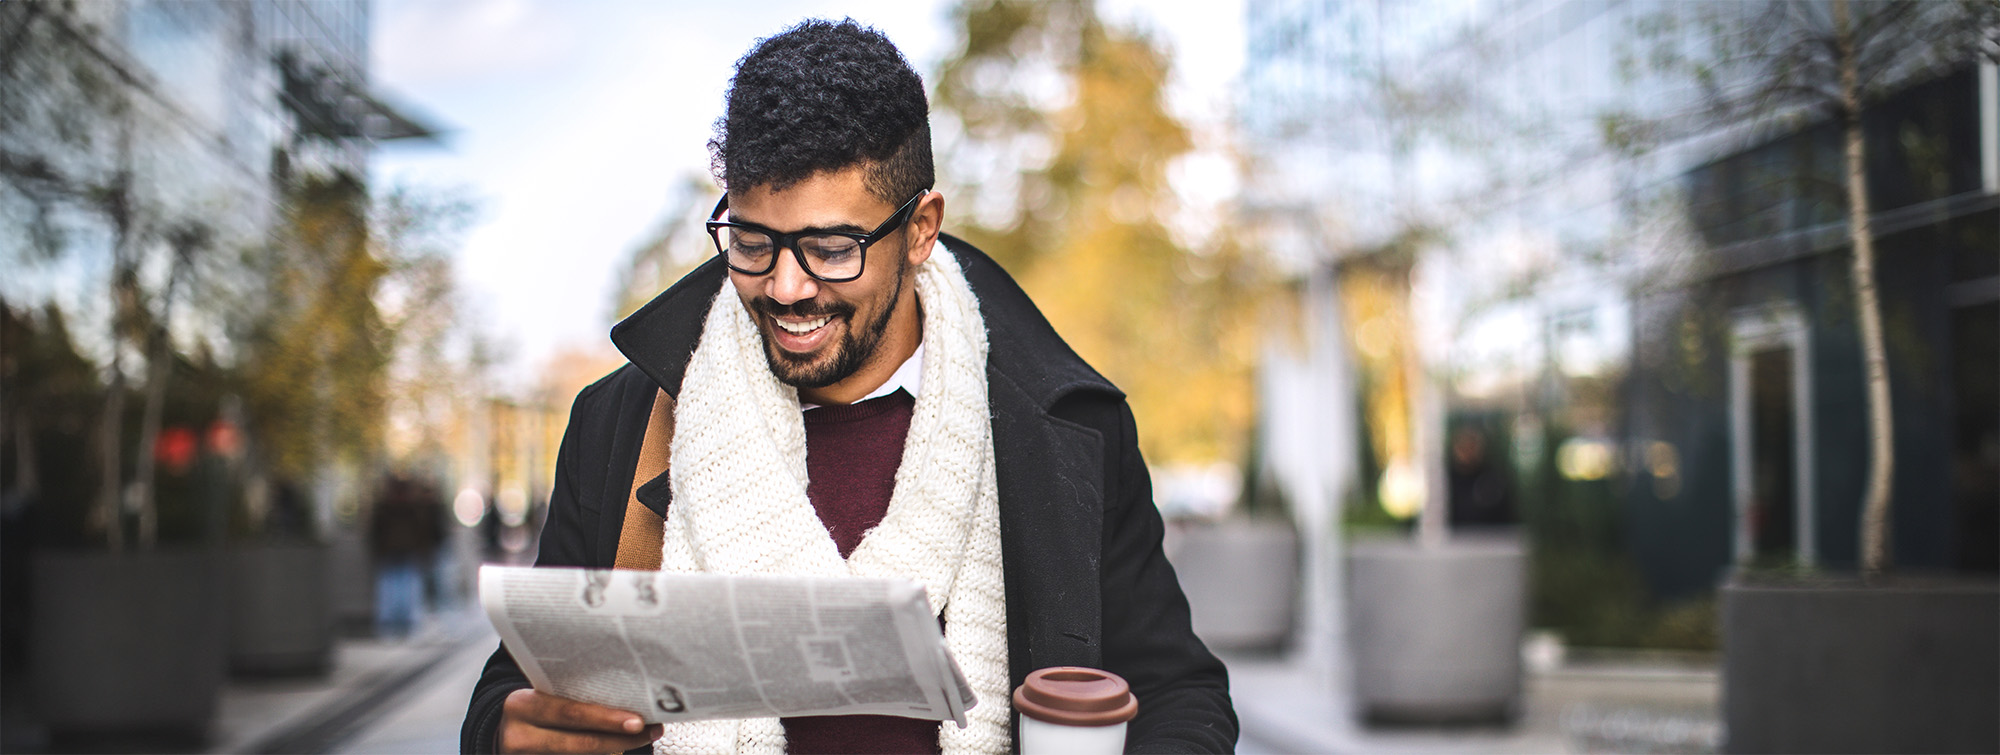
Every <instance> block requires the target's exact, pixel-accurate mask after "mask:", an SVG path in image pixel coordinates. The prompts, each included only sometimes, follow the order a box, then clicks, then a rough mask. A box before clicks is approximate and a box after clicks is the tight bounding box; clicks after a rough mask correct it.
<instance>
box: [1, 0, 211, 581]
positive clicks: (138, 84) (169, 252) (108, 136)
mask: <svg viewBox="0 0 2000 755" xmlns="http://www.w3.org/2000/svg"><path fill="white" fill-rule="evenodd" d="M85 16H86V14H84V13H82V12H79V11H78V9H76V8H74V7H72V6H67V5H57V4H50V3H9V4H7V5H6V6H5V7H0V40H4V43H0V101H4V102H6V103H7V105H6V106H5V107H0V189H4V190H0V218H5V219H7V220H8V221H10V224H11V225H14V226H15V227H18V228H21V229H23V230H24V231H25V233H22V234H18V235H16V234H8V235H7V236H8V237H7V238H4V239H0V254H5V255H6V256H8V257H10V258H11V259H10V260H9V261H10V263H14V264H18V265H19V267H18V268H16V270H17V271H19V272H20V273H22V276H21V277H22V278H25V279H27V280H30V281H40V282H42V285H44V286H46V285H47V284H46V274H49V273H50V272H51V270H52V269H53V268H55V267H58V266H60V265H63V264H66V263H67V264H72V265H73V266H74V267H75V268H80V269H82V270H85V271H91V272H95V271H97V270H102V271H103V272H102V276H103V277H102V282H103V284H104V286H105V292H106V294H107V295H106V296H104V297H102V298H98V299H91V300H86V301H85V302H84V305H83V307H82V308H83V309H85V310H88V311H86V312H84V313H83V314H85V315H87V316H89V319H91V320H97V321H99V322H101V323H103V329H102V335H101V336H100V337H85V338H83V339H80V340H79V345H81V346H83V347H84V350H85V352H86V353H87V354H90V355H91V356H94V357H97V358H98V359H100V360H101V361H103V362H105V363H106V364H105V365H104V366H105V372H106V379H105V380H104V382H103V385H104V398H103V402H102V405H103V410H102V412H101V414H100V415H99V422H98V427H97V430H96V439H95V444H94V445H95V451H96V454H95V461H96V462H97V468H98V472H99V483H98V486H97V488H98V489H97V493H96V495H95V496H94V503H93V504H92V515H91V521H92V526H93V527H94V528H97V529H101V530H102V531H103V533H104V536H105V538H106V541H107V543H108V544H109V545H110V547H112V548H113V549H118V548H122V547H123V546H124V540H125V532H124V526H123V519H122V518H123V514H122V512H123V511H125V510H130V511H132V512H134V513H136V515H137V517H136V518H137V525H138V528H137V539H138V541H139V544H140V545H141V546H142V547H150V545H151V544H152V541H153V539H154V537H155V534H156V531H157V524H158V513H157V511H156V507H155V505H154V482H155V481H154V479H153V478H154V475H153V459H152V455H153V454H152V452H153V450H154V448H155V444H156V442H157V439H158V435H159V431H160V418H161V411H162V405H163V402H164V400H165V396H166V391H167V382H168V380H169V377H170V376H171V374H172V372H173V370H172V369H171V367H172V364H173V362H174V359H175V352H174V348H173V341H174V339H175V336H176V333H175V332H174V331H175V328H176V324H177V323H181V324H182V325H183V326H182V327H180V331H181V332H180V333H179V334H178V335H180V336H182V337H183V338H185V337H189V336H192V335H194V334H193V333H190V332H189V331H190V330H193V329H195V327H199V325H197V326H194V327H190V326H186V325H185V323H186V322H189V321H193V322H196V323H198V324H200V323H203V321H207V322H206V323H205V324H213V321H214V320H215V319H216V318H217V317H219V316H220V313H219V312H218V311H217V310H216V308H214V307H211V306H207V305H205V304H204V302H206V301H208V298H207V297H203V296H199V295H198V294H204V293H207V290H206V289H207V286H208V283H209V281H211V280H213V279H215V278H217V277H218V276H220V275H221V274H222V272H221V270H222V267H223V265H222V262H221V260H219V259H217V257H216V255H213V254H211V251H212V250H213V248H214V247H215V246H216V241H217V239H216V236H217V230H218V229H217V228H216V222H214V221H213V220H211V214H212V213H213V210H214V208H215V206H216V205H222V204H230V203H232V202H239V201H241V199H242V198H241V197H240V196H236V195H232V193H231V192H232V189H233V188H235V187H232V186H230V185H229V182H228V181H212V182H211V181H200V180H184V179H186V177H184V176H175V175H171V168H170V167H166V166H169V165H171V162H170V161H168V160H165V159H163V158H162V155H163V154H164V153H166V152H169V151H171V150H173V149H174V148H175V147H174V146H173V140H174V139H176V138H179V137H180V136H184V134H183V133H181V132H180V131H178V130H176V129H177V128H178V127H182V126H185V125H186V124H185V122H175V121H173V118H172V117H170V116H177V115H178V113H174V112H173V111H172V109H171V107H169V106H166V105H163V104H162V103H163V102H164V98H162V97H161V96H160V95H159V93H158V92H156V91H154V90H153V89H151V84H150V83H149V81H148V80H146V79H144V78H142V77H139V76H136V75H134V74H133V73H132V71H130V70H129V69H127V68H126V67H124V65H123V64H122V63H121V62H120V61H119V59H118V58H117V57H116V56H113V55H109V54H107V53H106V52H105V50H106V49H107V46H108V43H107V42H106V35H105V34H104V33H103V32H102V31H101V30H99V29H98V28H96V27H95V26H93V25H92V24H90V23H89V22H88V20H87V19H86V17H85ZM161 120H166V121H169V122H173V124H174V125H173V127H168V128H154V126H156V125H157V123H158V122H159V121H161ZM94 253H97V254H102V255H103V256H102V258H98V259H92V258H91V257H94V256H95V254H94ZM80 256H81V257H83V258H82V259H79V257H80ZM162 271H163V272H164V274H161V273H162ZM93 277H94V276H93ZM15 283H16V284H17V285H19V284H20V282H19V281H15ZM10 289H11V290H9V291H7V292H6V294H7V295H10V296H13V297H17V298H19V299H22V300H25V302H26V303H29V304H31V305H32V304H34V303H39V302H41V301H45V300H47V299H48V298H49V297H51V292H50V291H49V290H47V289H46V288H37V287H36V285H35V284H34V283H29V284H26V285H19V287H10ZM182 305H194V306H193V307H192V309H193V311H189V310H188V309H183V308H182ZM100 308H101V309H100ZM71 314H77V313H71ZM135 361H137V362H140V363H141V365H140V367H138V368H136V369H143V373H141V374H142V375H143V377H142V378H141V379H140V381H139V382H140V388H141V391H142V394H143V396H144V398H143V401H144V404H143V409H142V410H141V411H142V419H141V421H140V430H139V435H138V438H137V452H138V453H137V454H136V456H135V458H134V459H133V461H132V466H133V467H134V470H133V473H132V474H131V476H130V477H129V479H128V477H127V474H126V471H125V470H126V463H125V452H126V450H127V448H126V440H127V438H126V434H125V429H124V423H125V415H126V408H125V404H126V401H127V398H128V393H129V392H130V382H131V379H132V377H133V375H132V373H133V371H134V369H135V367H133V366H132V363H133V362H135ZM21 410H22V411H26V412H30V413H32V412H34V411H35V409H34V408H32V407H23V408H22V409H21Z"/></svg>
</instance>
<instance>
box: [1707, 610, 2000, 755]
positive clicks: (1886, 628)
mask: <svg viewBox="0 0 2000 755" xmlns="http://www.w3.org/2000/svg"><path fill="white" fill-rule="evenodd" d="M1720 592H1721V596H1720V597H1721V603H1722V605H1721V609H1722V653H1723V662H1722V708H1723V711H1722V712H1723V725H1724V741H1723V750H1724V751H1725V752H1759V753H1806V752H1811V753H1858V752H1934V753H1955V752H1988V753H1990V752H1996V751H2000V581H1996V580H1994V579H1992V578H1987V579H1984V580H1973V579H1969V578H1964V579H1948V578H1935V579H1912V578H1891V579H1889V580H1886V581H1882V582H1878V583H1875V584H1865V585H1864V584H1862V583H1861V582H1860V581H1859V580H1855V579H1844V580H1836V579H1817V580H1796V579H1794V580H1772V579H1748V578H1745V577H1742V576H1736V577H1732V578H1730V579H1729V580H1727V581H1726V582H1725V583H1724V584H1723V586H1722V589H1721V591H1720Z"/></svg>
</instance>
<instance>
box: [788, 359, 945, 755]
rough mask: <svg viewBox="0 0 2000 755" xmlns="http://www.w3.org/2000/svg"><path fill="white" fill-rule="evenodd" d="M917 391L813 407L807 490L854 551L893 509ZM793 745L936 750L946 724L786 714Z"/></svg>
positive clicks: (847, 549) (829, 527) (839, 541)
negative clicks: (940, 729) (891, 502)
mask: <svg viewBox="0 0 2000 755" xmlns="http://www.w3.org/2000/svg"><path fill="white" fill-rule="evenodd" d="M915 408H916V399H913V398H911V397H910V394H908V393H904V392H903V391H896V392H895V393H891V394H889V395H887V396H883V397H881V398H874V399H869V400H867V401H863V402H860V403H858V404H849V405H846V406H823V407H820V408H817V409H811V410H808V411H807V412H806V413H805V421H806V474H807V476H808V477H807V483H806V495H807V497H809V498H811V499H812V504H813V508H814V509H815V510H817V511H818V512H819V520H820V522H821V523H823V524H825V525H826V531H827V532H828V533H829V534H832V535H833V543H834V545H836V546H839V548H840V555H841V557H842V558H846V557H847V556H848V555H849V554H852V553H853V552H854V549H855V547H857V546H859V545H861V538H862V537H863V536H865V535H867V534H868V531H869V530H871V529H874V528H875V525H878V524H881V523H882V516H883V515H884V514H887V513H888V512H889V494H890V493H893V492H895V489H896V467H898V466H900V465H901V464H902V462H903V439H904V438H905V437H906V436H908V435H909V433H910V417H911V415H912V413H913V411H914V409H915ZM781 720H782V721H783V722H784V724H785V750H786V751H787V752H792V753H935V752H937V751H938V737H937V733H938V724H937V722H936V721H925V720H922V719H916V718H902V717H899V716H801V717H796V718H786V719H781Z"/></svg>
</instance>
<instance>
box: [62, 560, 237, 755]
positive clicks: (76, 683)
mask: <svg viewBox="0 0 2000 755" xmlns="http://www.w3.org/2000/svg"><path fill="white" fill-rule="evenodd" d="M219 564H220V559H219V558H218V557H217V556H216V555H215V554H213V553H206V552H190V551H177V550H166V549H163V550H156V551H149V552H143V553H122V554H113V553H96V552H44V553H38V554H35V566H34V594H33V596H32V600H33V601H34V606H35V610H34V623H33V628H32V632H33V634H31V635H30V638H29V642H30V643H31V646H32V648H33V652H32V655H31V657H30V659H29V675H30V679H31V685H32V687H31V689H32V690H33V695H34V700H33V707H34V710H35V715H36V717H37V719H39V720H40V722H41V723H42V724H44V725H46V726H48V727H49V729H50V731H51V733H52V734H53V735H54V736H56V737H57V738H58V739H61V738H64V737H66V736H73V735H77V736H84V737H104V736H113V735H115V734H117V733H125V732H134V733H136V732H153V733H158V734H160V735H162V736H166V737H173V738H189V737H192V738H196V739H199V738H200V737H201V736H203V735H205V733H206V729H207V727H208V724H209V721H210V719H212V718H213V717H214V715H215V709H216V702H217V700H218V699H219V697H220V695H221V693H222V681H223V676H224V674H223V667H224V664H225V660H224V647H225V646H224V638H225V636H226V635H225V631H226V627H227V622H226V618H227V617H226V613H225V609H226V606H225V604H224V601H223V585H222V578H221V569H220V568H219Z"/></svg>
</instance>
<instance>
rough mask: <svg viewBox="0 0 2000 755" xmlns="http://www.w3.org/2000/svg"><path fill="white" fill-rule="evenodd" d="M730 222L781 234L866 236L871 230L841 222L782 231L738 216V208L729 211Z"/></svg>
mask: <svg viewBox="0 0 2000 755" xmlns="http://www.w3.org/2000/svg"><path fill="white" fill-rule="evenodd" d="M729 222H731V223H740V224H742V225H751V226H756V227H758V228H761V229H763V230H766V231H771V232H773V233H775V234H777V235H780V236H810V235H812V234H815V233H852V234H857V235H862V236H866V235H868V231H869V229H867V228H862V227H861V226H858V225H855V224H853V223H841V224H839V225H826V226H817V225H816V226H807V227H805V228H801V229H799V230H796V231H780V230H778V229H776V228H772V227H770V226H768V225H764V224H763V223H759V222H757V221H755V220H749V219H746V218H739V217H736V210H735V209H733V208H732V209H731V210H730V211H729Z"/></svg>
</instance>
